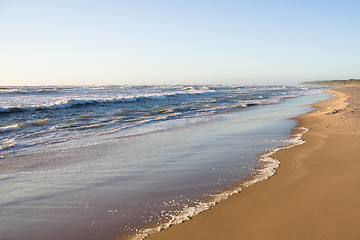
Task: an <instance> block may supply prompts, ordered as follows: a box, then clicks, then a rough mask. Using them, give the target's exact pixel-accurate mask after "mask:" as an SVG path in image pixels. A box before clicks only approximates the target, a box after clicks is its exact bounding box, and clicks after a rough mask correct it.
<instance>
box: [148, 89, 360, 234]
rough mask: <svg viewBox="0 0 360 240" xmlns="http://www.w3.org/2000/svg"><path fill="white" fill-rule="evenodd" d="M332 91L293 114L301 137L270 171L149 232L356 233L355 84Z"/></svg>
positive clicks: (359, 136) (358, 146)
mask: <svg viewBox="0 0 360 240" xmlns="http://www.w3.org/2000/svg"><path fill="white" fill-rule="evenodd" d="M333 93H334V94H335V96H334V98H332V99H330V100H327V101H324V102H321V103H317V104H315V105H314V106H315V107H316V108H317V109H316V110H314V111H313V112H311V113H308V114H305V115H302V116H299V117H298V118H297V119H298V120H299V127H305V128H308V129H309V131H308V132H307V133H305V134H304V136H303V139H304V140H305V141H306V143H305V144H303V145H299V146H296V147H293V148H289V149H284V150H281V151H279V152H277V153H275V154H274V155H273V157H274V158H276V159H278V160H279V161H280V162H281V166H280V167H279V168H278V169H277V173H276V174H275V175H274V176H273V177H271V178H270V179H269V180H266V181H263V182H260V183H257V184H255V185H253V186H251V187H249V188H246V189H243V191H242V192H241V193H240V194H235V195H234V196H232V197H230V198H229V199H227V200H225V201H222V202H220V203H219V204H217V205H216V206H214V207H213V208H212V209H211V210H209V211H206V212H204V213H202V214H200V215H197V216H195V217H194V218H193V219H191V220H190V221H186V222H184V223H182V224H179V225H175V226H172V227H170V228H169V229H167V230H164V231H161V232H158V233H155V234H152V235H151V236H149V237H148V238H147V239H150V240H161V239H164V240H165V239H166V240H169V239H172V240H176V239H181V240H183V239H277V240H279V239H301V240H303V239H360V227H359V221H360V170H359V169H360V157H359V156H360V110H359V107H360V87H341V88H338V89H336V90H334V91H333ZM294 131H295V132H296V129H295V130H294Z"/></svg>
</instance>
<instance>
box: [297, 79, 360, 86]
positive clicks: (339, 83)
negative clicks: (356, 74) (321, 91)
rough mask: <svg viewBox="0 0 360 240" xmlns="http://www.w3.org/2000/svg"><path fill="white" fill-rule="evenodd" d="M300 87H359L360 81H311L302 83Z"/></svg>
mask: <svg viewBox="0 0 360 240" xmlns="http://www.w3.org/2000/svg"><path fill="white" fill-rule="evenodd" d="M301 85H313V86H314V85H315V86H360V79H348V80H326V81H312V82H303V83H301Z"/></svg>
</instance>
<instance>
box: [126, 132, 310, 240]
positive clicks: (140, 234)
mask: <svg viewBox="0 0 360 240" xmlns="http://www.w3.org/2000/svg"><path fill="white" fill-rule="evenodd" d="M298 129H301V130H303V131H302V132H301V133H299V134H295V135H293V136H292V138H291V139H289V140H288V144H286V145H285V146H283V147H280V148H275V149H272V150H270V151H268V152H266V153H264V154H262V155H260V157H259V160H260V161H261V162H262V163H263V164H262V167H261V168H259V169H256V170H255V172H254V173H255V174H254V176H253V177H252V178H250V179H247V180H244V181H243V182H241V183H240V184H239V185H238V186H236V187H235V188H234V189H231V190H226V191H224V192H221V193H219V194H216V195H213V196H212V197H211V200H210V201H208V202H198V203H197V204H196V205H195V206H191V207H190V206H189V207H186V208H185V209H183V210H182V211H181V212H180V213H179V214H177V215H171V216H169V217H170V220H168V221H167V222H165V223H162V224H160V225H158V226H156V227H151V228H147V229H134V230H135V231H136V235H134V236H133V237H132V238H131V239H132V240H141V239H144V238H146V237H147V236H149V235H150V234H153V233H156V232H159V231H162V230H165V229H167V228H169V227H170V226H172V225H175V224H179V223H182V222H185V221H187V220H189V219H191V218H192V217H193V216H195V215H198V214H199V213H202V212H204V211H206V210H208V209H210V208H211V207H213V206H214V205H216V204H217V203H219V202H220V201H222V200H224V199H227V198H229V197H230V196H232V195H234V194H236V193H239V192H241V191H242V189H243V188H245V187H249V186H251V185H253V184H255V183H257V182H261V181H263V180H266V179H268V178H269V177H271V176H272V175H274V174H275V172H276V171H275V169H276V168H278V167H279V166H280V162H279V161H278V160H277V159H274V158H272V157H271V155H273V154H274V153H276V152H278V151H279V150H282V149H286V148H292V147H295V146H298V145H301V144H303V143H305V141H304V140H302V139H301V137H302V135H303V134H304V133H305V132H307V131H308V129H307V128H304V127H302V128H298Z"/></svg>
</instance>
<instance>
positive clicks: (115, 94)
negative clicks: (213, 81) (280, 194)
mask: <svg viewBox="0 0 360 240" xmlns="http://www.w3.org/2000/svg"><path fill="white" fill-rule="evenodd" d="M328 98H330V94H329V93H325V92H323V91H322V89H321V88H315V87H304V86H236V85H231V86H228V85H206V86H205V85H201V86H199V85H171V86H40V87H38V86H37V87H1V88H0V194H1V198H0V212H1V214H0V236H1V239H4V240H5V239H8V240H10V239H11V240H13V239H88V240H92V239H115V238H119V237H125V236H132V237H133V238H134V239H142V238H143V237H145V236H147V235H148V234H150V233H152V232H156V231H159V230H161V229H165V228H167V227H169V226H171V225H172V224H177V223H180V222H183V221H186V220H187V219H189V218H191V217H192V216H193V215H196V214H198V213H200V212H202V211H204V210H207V209H209V208H210V207H211V206H213V205H214V204H216V203H217V202H218V201H221V200H222V199H225V198H227V197H229V196H230V195H232V194H234V193H237V192H239V191H241V188H243V187H247V186H248V185H251V184H253V183H255V182H257V181H261V180H264V179H266V178H268V177H270V176H271V175H273V174H274V169H275V168H276V167H277V166H278V165H279V162H278V161H277V160H276V159H272V158H271V157H270V154H271V153H272V152H274V151H277V150H279V149H281V148H284V147H289V146H294V145H297V144H301V143H303V142H302V140H301V136H300V135H296V136H293V135H291V132H292V129H293V128H294V127H296V125H297V122H296V120H294V119H291V118H293V117H296V116H298V115H300V114H303V113H306V112H309V111H310V110H311V109H312V108H311V107H310V106H309V104H311V103H315V102H319V101H321V100H325V99H328ZM306 130H307V129H302V131H303V132H305V131H306Z"/></svg>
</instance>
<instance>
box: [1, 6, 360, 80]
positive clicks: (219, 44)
mask: <svg viewBox="0 0 360 240" xmlns="http://www.w3.org/2000/svg"><path fill="white" fill-rule="evenodd" d="M359 12H360V1H357V0H353V1H350V0H338V1H331V0H326V1H325V0H324V1H320V0H302V1H300V0H298V1H291V0H283V1H280V0H263V1H260V0H246V1H245V0H244V1H241V0H238V1H226V0H218V1H211V0H204V1H196V0H164V1H162V0H118V1H115V0H113V1H111V0H97V1H92V0H70V1H68V0H8V1H6V0H0V85H50V84H297V83H299V82H301V81H305V80H322V79H347V78H360V14H359Z"/></svg>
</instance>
